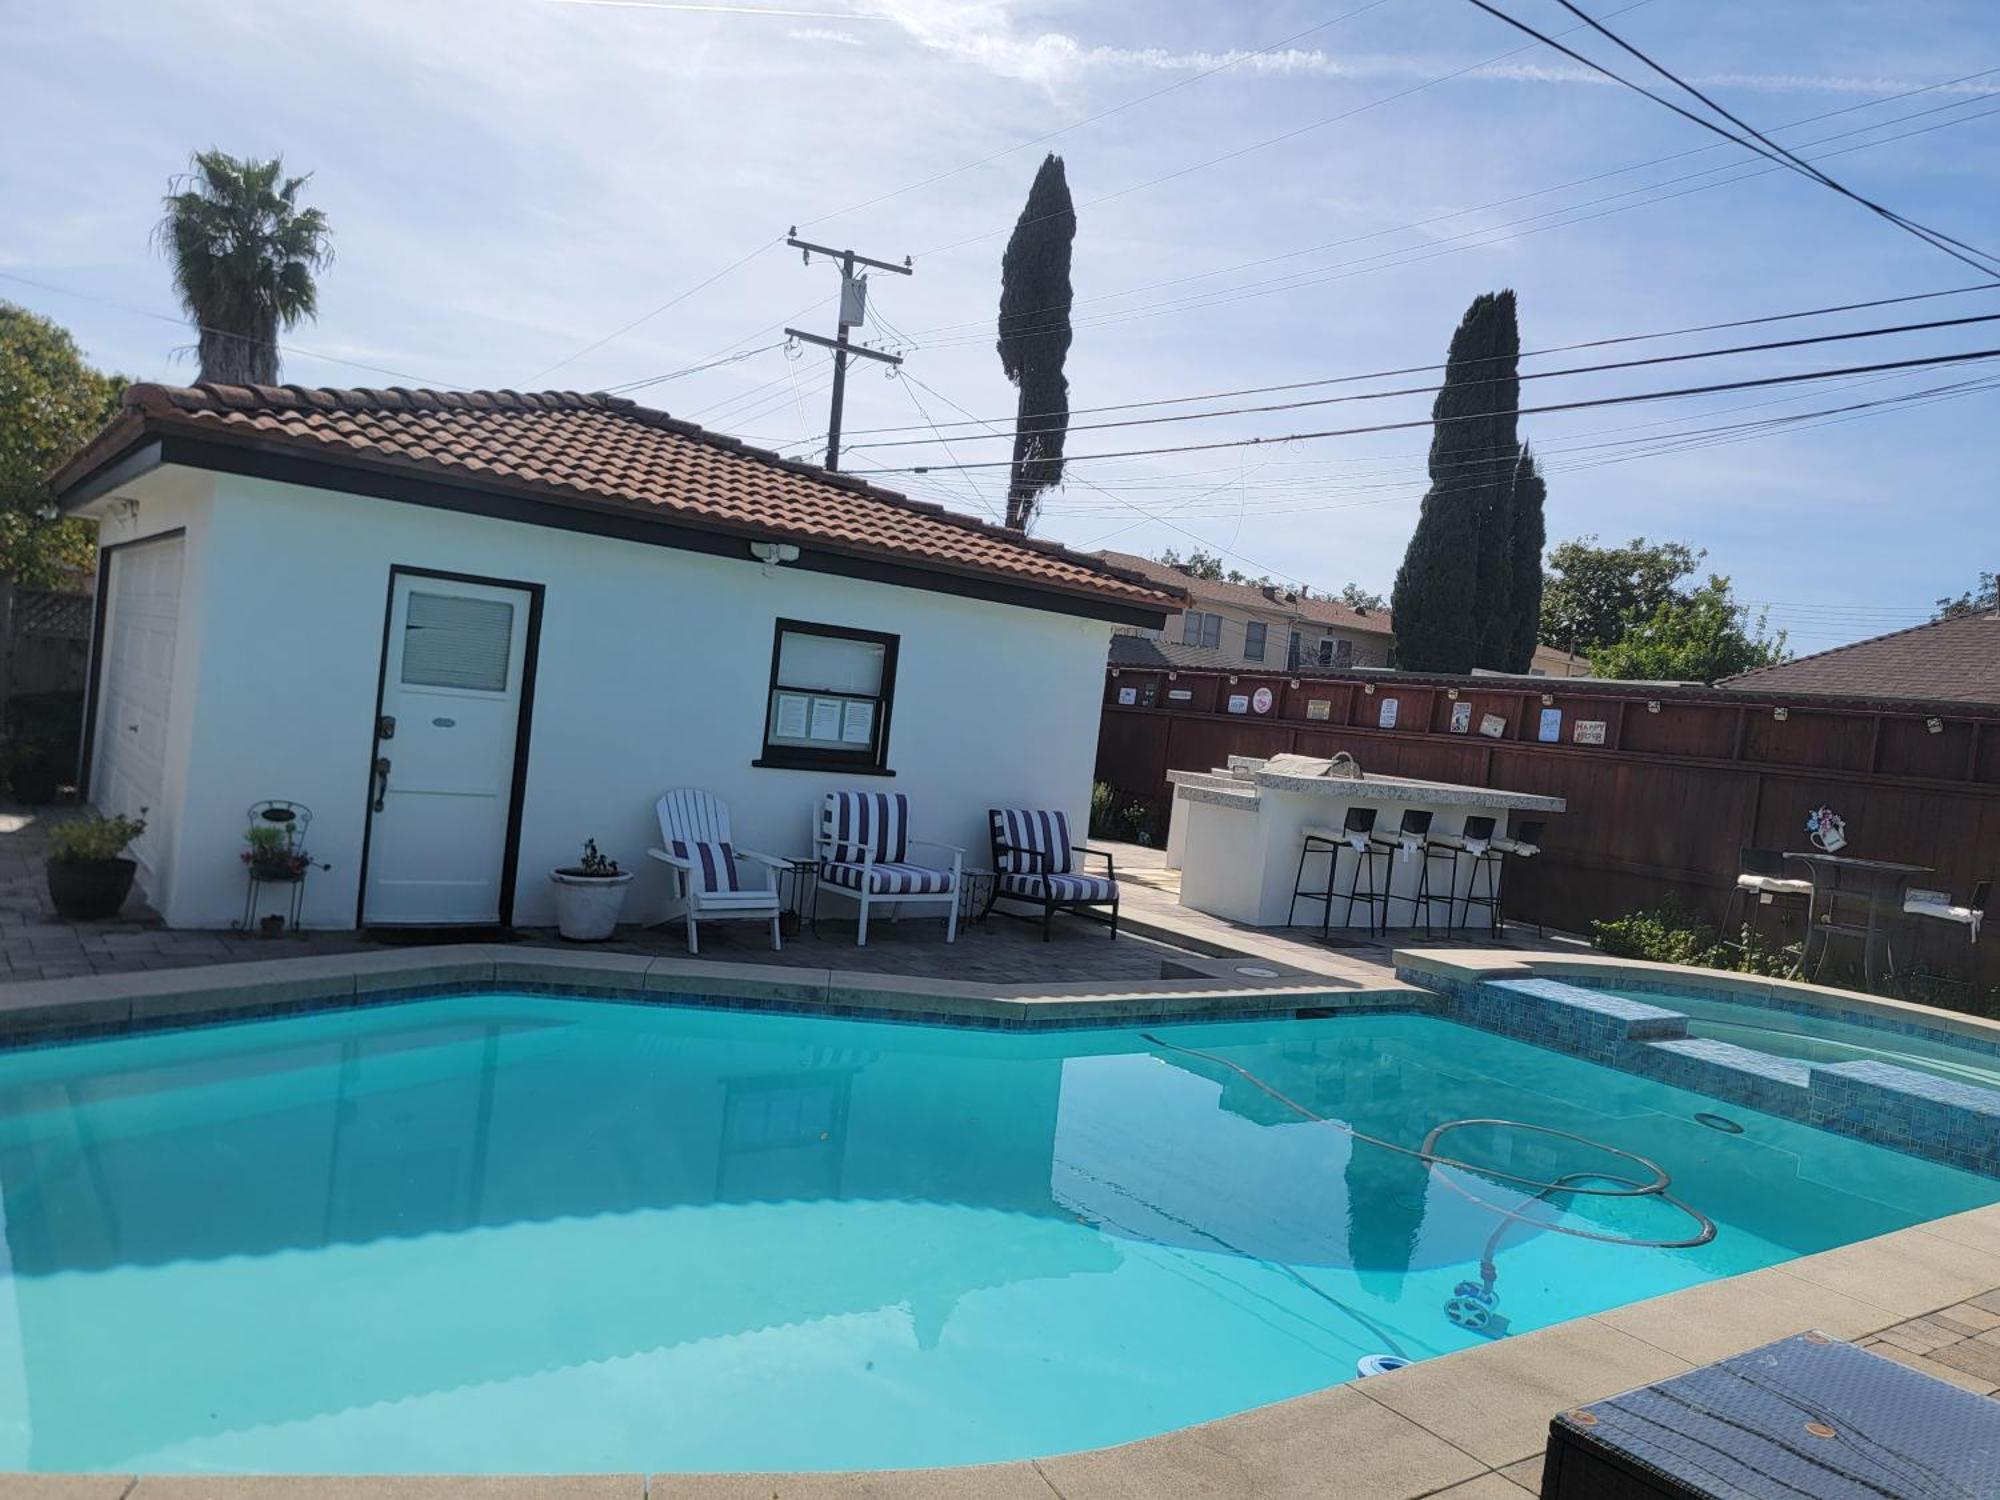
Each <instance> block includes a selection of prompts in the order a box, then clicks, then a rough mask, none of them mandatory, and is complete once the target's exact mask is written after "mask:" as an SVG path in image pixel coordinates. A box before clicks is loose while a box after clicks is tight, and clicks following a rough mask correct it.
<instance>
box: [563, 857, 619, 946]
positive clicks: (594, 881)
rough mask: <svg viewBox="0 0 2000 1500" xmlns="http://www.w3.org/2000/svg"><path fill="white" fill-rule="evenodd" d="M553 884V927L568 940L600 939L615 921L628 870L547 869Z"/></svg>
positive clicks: (613, 926) (575, 941)
mask: <svg viewBox="0 0 2000 1500" xmlns="http://www.w3.org/2000/svg"><path fill="white" fill-rule="evenodd" d="M549 880H550V881H551V882H552V883H553V884H554V886H555V888H556V928H557V930H558V931H560V932H561V933H562V935H563V936H564V937H565V938H567V939H569V940H570V941H571V942H572V943H601V942H603V941H604V940H605V939H606V938H608V937H610V936H611V932H612V929H613V928H615V927H616V926H617V925H618V914H619V912H621V911H622V910H624V907H625V887H626V886H628V885H630V884H631V883H632V877H631V875H630V874H618V875H577V874H573V873H572V872H570V871H568V870H551V871H549Z"/></svg>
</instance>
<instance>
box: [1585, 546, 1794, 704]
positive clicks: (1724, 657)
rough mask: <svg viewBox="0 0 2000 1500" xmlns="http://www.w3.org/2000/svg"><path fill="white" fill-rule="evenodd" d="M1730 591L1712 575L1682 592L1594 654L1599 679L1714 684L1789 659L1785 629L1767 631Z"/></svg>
mask: <svg viewBox="0 0 2000 1500" xmlns="http://www.w3.org/2000/svg"><path fill="white" fill-rule="evenodd" d="M1768 623H1769V621H1768V619H1767V618H1766V617H1765V616H1763V615H1759V616H1758V617H1757V618H1756V619H1755V620H1752V619H1751V618H1750V612H1749V610H1747V609H1746V608H1745V607H1744V606H1742V605H1740V604H1738V603H1737V602H1736V600H1735V597H1734V596H1733V595H1732V594H1731V592H1730V588H1729V580H1728V579H1727V578H1725V577H1723V576H1722V575H1721V574H1719V573H1711V574H1710V575H1709V577H1708V582H1707V583H1705V584H1703V585H1702V586H1701V587H1700V588H1698V589H1693V590H1690V591H1689V592H1687V593H1685V594H1677V595H1675V596H1673V597H1672V598H1669V599H1667V600H1665V601H1664V602H1662V603H1661V604H1659V605H1658V606H1657V607H1656V608H1655V609H1654V610H1653V613H1652V614H1651V615H1649V616H1647V617H1646V618H1645V619H1644V620H1641V621H1639V622H1638V623H1636V624H1634V625H1633V626H1632V628H1631V629H1629V630H1627V631H1626V632H1625V634H1624V635H1623V636H1622V637H1621V638H1620V639H1619V640H1617V641H1616V642H1614V643H1613V644H1611V645H1609V646H1606V647H1604V648H1603V649H1601V650H1597V651H1593V652H1591V654H1590V665H1591V670H1592V671H1594V672H1596V673H1597V675H1598V676H1600V677H1617V678H1623V679H1625V680H1627V681H1631V680H1640V681H1648V682H1714V681H1715V680H1716V679H1717V678H1719V677H1729V676H1733V675H1734V674H1735V673H1737V672H1747V671H1749V670H1750V669H1751V668H1752V667H1768V666H1770V665H1772V664H1773V663H1775V662H1780V661H1783V660H1784V659H1785V633H1784V632H1783V631H1782V630H1781V631H1779V632H1778V633H1777V634H1776V635H1775V636H1773V635H1770V634H1768V633H1767V626H1768Z"/></svg>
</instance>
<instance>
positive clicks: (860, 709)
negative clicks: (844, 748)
mask: <svg viewBox="0 0 2000 1500" xmlns="http://www.w3.org/2000/svg"><path fill="white" fill-rule="evenodd" d="M874 737H875V705H874V704H872V703H844V704H842V705H841V708H840V739H841V743H842V744H847V745H866V744H868V743H869V742H870V741H872V740H873V739H874Z"/></svg>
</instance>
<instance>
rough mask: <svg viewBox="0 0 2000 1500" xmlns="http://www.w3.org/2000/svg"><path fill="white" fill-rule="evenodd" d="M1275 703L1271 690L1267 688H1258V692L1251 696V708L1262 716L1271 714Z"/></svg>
mask: <svg viewBox="0 0 2000 1500" xmlns="http://www.w3.org/2000/svg"><path fill="white" fill-rule="evenodd" d="M1273 701H1274V700H1273V699H1272V697H1271V690H1270V689H1269V688H1267V687H1261V688H1258V689H1257V691H1256V692H1254V693H1252V694H1251V695H1250V706H1251V707H1252V708H1254V709H1256V710H1257V712H1258V713H1260V714H1267V713H1269V712H1270V711H1271V704H1272V702H1273Z"/></svg>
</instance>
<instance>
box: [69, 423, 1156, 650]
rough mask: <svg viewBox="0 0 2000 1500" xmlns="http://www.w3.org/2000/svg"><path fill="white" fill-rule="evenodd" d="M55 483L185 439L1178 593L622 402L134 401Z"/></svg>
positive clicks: (1099, 588) (973, 568)
mask: <svg viewBox="0 0 2000 1500" xmlns="http://www.w3.org/2000/svg"><path fill="white" fill-rule="evenodd" d="M124 404H125V410H124V411H123V412H122V413H121V415H120V416H119V417H118V418H117V419H116V420H115V421H114V422H113V423H112V424H111V426H110V427H108V428H106V429H105V431H104V432H103V433H101V434H100V435H99V436H98V438H97V439H96V440H95V441H93V442H92V443H91V445H90V446H89V447H88V448H86V449H85V450H84V452H83V453H81V454H79V455H78V456H77V457H76V458H75V459H74V460H72V461H71V462H70V463H69V464H68V465H66V466H65V467H64V469H63V470H62V472H60V473H59V474H57V475H56V476H55V479H54V485H55V488H56V491H57V493H58V494H59V495H60V494H61V493H63V492H64V491H65V490H66V489H68V488H69V487H71V486H73V485H75V484H76V483H78V482H79V481H81V480H82V479H84V478H86V477H87V476H89V475H90V474H92V473H93V472H95V471H96V470H98V469H100V468H101V467H103V466H104V464H105V463H107V462H108V461H109V460H111V459H113V458H115V457H117V456H118V455H119V454H121V453H122V452H123V451H124V450H126V449H127V448H129V447H131V446H132V445H133V444H134V443H135V442H136V441H138V440H139V439H141V438H142V437H150V436H155V435H158V434H161V433H171V432H181V433H187V434H190V435H195V436H200V437H205V438H210V439H214V440H217V441H222V442H237V443H246V444H252V445H255V446H257V447H259V448H262V449H264V450H266V451H269V450H271V449H273V448H281V449H285V450H290V451H294V452H297V453H300V454H303V455H306V456H310V457H312V458H316V459H319V460H322V461H325V462H328V463H334V464H341V465H347V466H354V467H359V468H368V469H373V470H378V471H380V470H391V471H398V472H405V473H414V474H421V475H424V476H427V477H431V478H436V479H440V480H446V481H455V482H457V483H460V484H470V485H473V486H475V487H477V488H479V489H491V490H498V491H505V492H509V493H514V494H527V495H531V496H533V497H535V498H539V499H545V500H554V501H569V502H574V503H579V504H583V505H596V506H602V505H604V504H605V503H607V502H608V503H611V504H613V505H617V506H629V507H633V508H636V509H640V510H643V511H644V512H645V513H646V514H648V515H650V516H653V517H656V518H658V519H659V520H661V521H665V522H673V523H676V524H679V525H682V526H687V527H693V528H697V529H702V530H711V531H718V532H722V533H725V534H730V535H739V536H743V537H745V538H747V539H752V540H772V541H789V542H795V543H798V544H801V545H804V546H806V547H809V548H811V549H813V550H818V551H831V552H840V553H845V554H848V555H851V556H858V557H867V558H877V559H882V560H885V561H890V562H896V563H901V564H903V565H905V566H910V567H915V568H919V569H923V570H926V571H932V572H938V573H947V574H956V575H959V576H970V577H975V578H983V579H989V580H995V581H1000V582H1006V583H1012V584H1017V585H1020V586H1022V587H1026V588H1031V589H1037V590H1045V591H1052V592H1055V593H1059V594H1068V595H1074V596H1081V597H1087V598H1091V599H1094V600H1102V601H1108V602H1111V603H1115V604H1125V605H1134V606H1138V607H1140V608H1154V607H1157V608H1159V609H1161V610H1162V611H1166V612H1172V611H1176V610H1178V609H1180V608H1181V606H1182V603H1183V600H1182V599H1181V598H1179V597H1177V593H1178V591H1177V590H1175V589H1173V588H1171V587H1169V588H1165V589H1163V588H1161V587H1160V586H1159V583H1158V582H1156V581H1155V580H1152V579H1151V578H1149V577H1147V576H1145V575H1143V574H1136V573H1133V572H1131V571H1129V570H1124V569H1120V568H1117V567H1115V566H1112V565H1109V564H1107V563H1105V562H1103V561H1102V560H1100V559H1098V558H1095V557H1091V556H1088V555H1085V554H1082V553H1076V552H1070V551H1068V550H1066V549H1065V548H1063V547H1060V546H1058V545H1056V544H1055V543H1053V542H1046V541H1042V540H1040V539H1038V538H1034V537H1023V536H1020V535H1017V534H1015V533H1013V532H1009V531H1005V530H1003V529H1001V528H1000V527H998V526H993V525H989V524H987V523H986V522H984V521H979V520H975V519H974V518H972V517H970V516H962V515H958V514H956V513H954V512H952V511H948V510H946V509H945V508H944V507H942V506H939V505H934V504H930V503H927V502H924V501H920V500H912V499H909V498H908V497H906V496H903V495H899V494H897V493H895V492H894V491H892V490H886V489H881V488H878V487H877V486H875V485H872V484H868V483H866V482H865V481H863V480H860V479H856V478H853V477H851V476H848V475H844V474H828V473H826V472H825V471H824V470H821V469H816V468H813V467H811V466H809V465H806V464H802V463H796V462H793V461H791V460H787V459H782V458H779V457H778V456H777V455H776V454H773V453H768V452H765V451H764V450H762V449H758V448H752V447H749V446H747V445H745V444H743V443H741V442H738V441H737V440H736V439H734V438H730V437H725V436H723V435H721V434H719V433H712V432H707V431H704V430H703V429H702V428H700V427H697V426H695V425H694V424H693V423H690V422H683V421H679V420H677V419H675V418H673V417H671V416H668V415H667V414H666V413H665V412H662V411H655V410H653V409H651V408H648V407H644V406H640V405H638V404H637V403H635V402H632V401H629V400H625V399H624V398H622V397H616V396H604V395H583V394H579V393H577V392H574V391H552V392H545V393H541V394H518V393H516V392H513V391H463V392H460V391H430V390H403V389H392V390H320V389H312V388H308V387H303V386H219V385H200V386H194V387H191V388H187V387H176V386H164V385H150V384H140V385H133V386H129V387H127V388H126V391H125V397H124Z"/></svg>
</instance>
